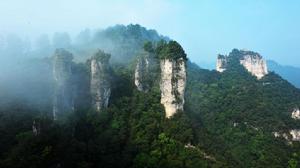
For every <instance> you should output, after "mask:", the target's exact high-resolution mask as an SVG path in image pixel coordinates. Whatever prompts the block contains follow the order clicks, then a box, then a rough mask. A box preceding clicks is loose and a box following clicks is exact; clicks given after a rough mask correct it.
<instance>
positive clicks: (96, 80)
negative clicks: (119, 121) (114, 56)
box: [90, 50, 111, 111]
mask: <svg viewBox="0 0 300 168" xmlns="http://www.w3.org/2000/svg"><path fill="white" fill-rule="evenodd" d="M109 59H110V55H109V54H106V53H104V52H103V51H101V50H99V51H98V52H97V53H96V54H95V55H94V56H93V57H92V58H91V60H90V66H91V82H90V89H91V90H90V91H91V96H92V106H93V108H94V109H95V110H97V111H100V110H101V109H103V108H106V107H107V106H108V103H109V98H110V94H111V83H110V73H109V71H110V67H109Z"/></svg>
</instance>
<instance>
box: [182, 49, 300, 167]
mask: <svg viewBox="0 0 300 168" xmlns="http://www.w3.org/2000/svg"><path fill="white" fill-rule="evenodd" d="M255 55H257V53H254V52H248V51H247V52H245V51H243V50H236V49H235V50H233V51H232V52H231V53H229V55H228V56H219V57H218V59H219V60H220V59H222V60H224V59H225V58H226V65H225V66H222V68H224V69H225V70H224V69H223V70H224V71H222V72H217V71H208V70H205V69H200V68H198V67H197V66H196V65H192V66H190V69H189V70H188V74H187V75H188V76H189V78H188V84H187V89H186V90H187V92H186V105H185V107H186V108H185V111H186V112H187V113H189V114H190V115H191V117H190V118H192V119H193V120H194V123H197V126H198V128H197V129H195V130H201V131H199V132H200V133H199V135H200V136H201V137H200V138H199V139H201V140H200V143H203V144H202V148H204V149H205V148H206V147H208V148H206V151H211V152H213V151H214V153H215V155H214V156H215V157H216V156H217V155H220V154H221V155H222V156H220V157H221V158H222V159H224V160H226V161H229V165H230V167H261V166H263V167H264V166H267V167H276V166H279V165H281V166H283V167H284V166H285V165H287V164H288V162H292V161H294V159H296V158H298V157H296V156H298V155H299V154H298V152H297V149H298V145H299V142H298V141H299V136H298V135H297V133H294V131H296V132H298V130H299V128H300V127H299V126H300V125H299V120H297V119H295V117H292V116H293V114H295V113H296V112H297V110H298V109H299V102H300V90H299V89H297V88H295V87H294V86H293V85H291V84H290V83H289V82H287V81H286V80H284V79H282V78H281V77H280V76H279V75H277V74H275V73H273V72H271V73H268V74H265V75H264V76H263V77H262V78H258V77H259V76H256V75H257V74H254V73H253V71H252V70H253V69H251V68H249V67H248V66H245V64H242V63H243V61H241V60H243V59H244V58H245V57H248V56H253V58H257V59H259V60H261V57H256V56H255ZM254 62H256V63H259V62H260V61H258V60H257V61H254ZM263 66H264V65H263V64H262V65H261V68H258V69H262V67H263ZM254 67H256V66H254ZM247 68H249V69H247ZM249 70H250V71H249ZM251 71H252V72H251ZM254 72H257V71H254ZM258 72H262V71H258ZM259 74H260V73H259ZM222 159H221V160H222ZM271 160H272V161H271ZM291 160H292V161H291ZM281 166H279V167H281Z"/></svg>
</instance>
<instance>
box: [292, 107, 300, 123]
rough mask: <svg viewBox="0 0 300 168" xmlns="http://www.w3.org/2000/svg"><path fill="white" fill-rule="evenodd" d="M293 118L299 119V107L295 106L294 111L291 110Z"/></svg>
mask: <svg viewBox="0 0 300 168" xmlns="http://www.w3.org/2000/svg"><path fill="white" fill-rule="evenodd" d="M291 117H292V118H293V119H295V120H299V119H300V110H299V108H295V109H294V111H293V112H292V116H291Z"/></svg>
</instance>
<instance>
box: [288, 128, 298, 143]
mask: <svg viewBox="0 0 300 168" xmlns="http://www.w3.org/2000/svg"><path fill="white" fill-rule="evenodd" d="M290 135H291V136H292V141H300V130H297V129H294V130H290Z"/></svg>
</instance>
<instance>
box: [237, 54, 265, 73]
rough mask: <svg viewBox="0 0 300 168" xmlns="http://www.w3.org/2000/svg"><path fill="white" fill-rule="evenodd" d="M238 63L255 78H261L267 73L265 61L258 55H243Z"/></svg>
mask: <svg viewBox="0 0 300 168" xmlns="http://www.w3.org/2000/svg"><path fill="white" fill-rule="evenodd" d="M240 63H241V64H242V65H243V66H244V67H245V68H246V69H247V70H248V71H249V72H250V73H251V74H252V75H254V76H256V77H257V79H261V78H262V77H264V76H265V75H267V74H268V69H267V63H266V61H265V60H263V59H262V57H261V56H259V55H254V56H253V55H245V56H244V57H243V58H242V59H241V60H240Z"/></svg>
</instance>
